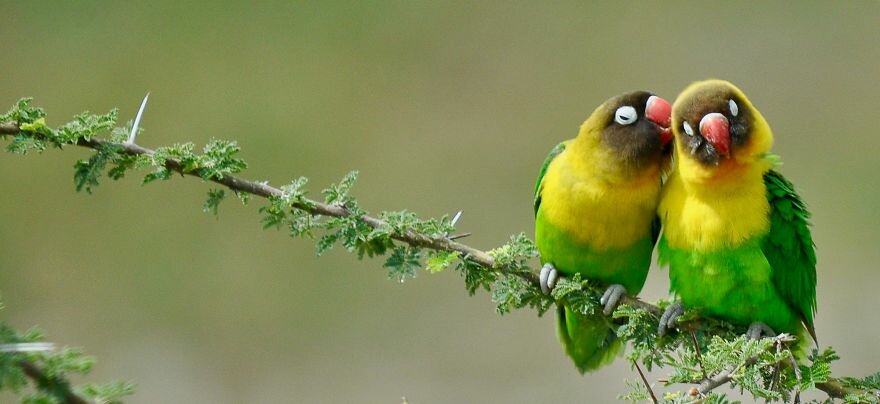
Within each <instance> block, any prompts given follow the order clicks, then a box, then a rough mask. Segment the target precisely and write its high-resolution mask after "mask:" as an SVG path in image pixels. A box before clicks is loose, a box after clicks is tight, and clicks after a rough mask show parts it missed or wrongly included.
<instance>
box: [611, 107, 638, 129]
mask: <svg viewBox="0 0 880 404" xmlns="http://www.w3.org/2000/svg"><path fill="white" fill-rule="evenodd" d="M638 118H639V114H637V113H636V109H635V108H633V107H631V106H629V105H625V106H622V107H620V108H617V111H616V112H614V122H617V123H619V124H621V125H629V124H631V123H633V122H635V121H636V119H638Z"/></svg>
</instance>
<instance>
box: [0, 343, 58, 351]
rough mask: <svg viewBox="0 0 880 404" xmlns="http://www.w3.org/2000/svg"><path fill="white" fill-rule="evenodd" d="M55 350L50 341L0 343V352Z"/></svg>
mask: <svg viewBox="0 0 880 404" xmlns="http://www.w3.org/2000/svg"><path fill="white" fill-rule="evenodd" d="M53 350H55V344H53V343H51V342H20V343H17V344H0V352H46V351H53Z"/></svg>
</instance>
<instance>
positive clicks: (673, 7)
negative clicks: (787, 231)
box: [0, 1, 880, 403]
mask: <svg viewBox="0 0 880 404" xmlns="http://www.w3.org/2000/svg"><path fill="white" fill-rule="evenodd" d="M286 3H289V2H278V4H265V5H260V6H258V5H245V2H232V1H229V2H211V3H207V2H206V3H204V4H189V2H182V1H155V2H108V3H106V4H101V3H93V2H27V3H26V4H25V2H16V3H13V2H6V3H4V4H3V6H2V14H3V23H2V24H0V38H3V39H2V44H0V50H2V57H0V72H2V86H0V104H2V105H3V107H4V108H5V107H6V106H8V105H12V104H13V103H14V102H15V101H16V100H17V99H18V98H20V97H23V96H32V97H35V99H36V101H35V104H37V105H40V106H43V107H45V108H46V110H47V111H48V113H49V123H50V124H52V125H57V124H61V123H63V122H66V121H67V120H68V119H69V118H70V117H71V116H72V115H73V114H76V113H79V112H81V111H83V110H91V111H94V112H104V111H107V110H109V109H110V108H112V107H116V106H118V107H120V117H121V119H120V120H121V122H122V123H124V122H125V121H127V120H130V119H132V118H133V116H134V114H135V112H136V109H137V106H138V104H139V103H140V100H141V98H142V97H143V95H144V94H145V93H146V92H147V91H151V92H152V93H151V94H152V95H151V97H150V102H149V105H148V106H147V110H146V114H145V117H144V119H143V122H142V125H143V126H144V127H145V128H146V131H145V132H144V134H143V135H142V136H141V137H140V138H139V139H138V142H139V143H141V144H143V145H144V146H148V147H156V146H161V145H168V144H172V143H175V142H185V141H193V142H196V143H197V144H199V145H202V144H204V142H206V141H207V140H209V139H210V138H212V137H217V138H224V139H236V140H238V142H239V144H240V145H241V147H242V148H243V153H242V156H243V157H244V158H245V159H246V160H247V161H248V162H249V163H250V165H251V167H250V168H249V169H248V170H247V172H246V173H244V176H245V177H247V178H252V179H259V180H269V181H271V182H272V183H273V184H275V185H282V184H284V183H286V182H287V181H289V180H291V179H292V178H295V177H297V176H300V175H305V176H308V177H310V179H311V189H312V191H313V194H317V193H318V191H319V190H320V189H321V188H322V187H323V186H325V185H326V184H328V183H330V182H333V181H337V180H338V179H339V178H340V177H342V175H344V174H345V173H346V172H348V171H349V170H352V169H358V170H360V172H361V179H360V180H359V182H358V183H357V185H356V187H355V194H356V195H357V196H358V197H359V198H360V199H361V201H362V203H363V205H364V206H365V207H366V208H368V209H370V210H372V211H379V210H383V209H386V210H396V209H403V208H406V209H410V210H412V211H415V212H417V213H419V214H420V215H422V216H426V217H427V216H440V215H443V214H447V213H454V212H455V211H457V210H460V209H461V210H463V211H464V216H463V218H462V221H461V225H460V229H461V230H462V231H470V232H473V233H474V235H473V236H471V237H470V238H468V239H467V240H466V242H467V243H469V244H472V245H474V246H477V247H480V248H491V247H494V246H497V245H500V244H501V243H503V242H505V241H506V239H507V238H508V237H509V236H510V235H511V234H514V233H517V232H520V231H525V232H526V233H527V234H531V233H532V231H533V219H532V207H531V202H532V189H533V188H532V187H533V184H534V182H533V181H534V179H535V174H536V172H537V170H538V167H539V165H540V164H541V161H542V160H543V158H544V156H545V153H546V152H547V151H548V150H549V149H550V148H551V147H552V146H553V145H555V144H556V143H557V142H558V141H560V140H562V139H565V138H568V137H572V136H574V135H575V133H576V130H577V128H578V126H579V124H580V123H581V121H582V120H583V119H584V118H585V117H586V116H587V115H588V114H589V113H590V112H591V111H592V110H593V108H595V107H596V106H597V105H598V104H599V103H600V102H602V101H603V100H605V99H606V98H608V97H610V96H613V95H615V94H618V93H620V92H623V91H627V90H634V89H650V90H653V91H655V92H657V93H658V94H660V95H662V96H664V97H667V98H668V99H670V100H673V99H674V97H675V96H676V94H677V93H678V91H679V90H681V89H682V88H683V87H684V86H685V85H687V84H688V83H689V82H691V81H693V80H697V79H703V78H707V77H720V78H726V79H729V80H732V81H733V82H735V83H737V84H738V85H739V86H740V87H742V88H743V89H744V91H745V92H746V93H747V94H748V95H749V96H750V98H751V99H752V101H753V102H754V103H755V104H756V105H757V106H758V107H759V108H761V110H762V111H763V113H764V115H765V116H766V117H767V119H768V120H769V121H770V123H771V125H772V126H773V128H774V130H775V132H776V146H775V151H776V152H777V153H778V154H780V155H782V157H783V159H784V162H785V165H784V167H783V168H782V171H783V172H784V173H785V174H786V175H787V176H789V178H791V179H792V180H793V181H794V182H795V184H797V187H798V190H799V191H800V192H801V194H802V195H803V196H804V198H805V199H806V200H807V201H808V203H809V204H810V207H811V208H812V211H813V214H814V219H813V221H814V223H815V227H814V237H815V241H816V244H817V245H818V251H819V257H820V258H819V259H820V263H819V288H818V293H819V296H818V299H819V312H818V317H817V327H816V328H817V330H818V333H819V337H820V342H821V343H822V345H832V346H834V347H835V348H837V349H838V351H839V353H840V354H841V356H842V357H843V360H841V361H840V362H838V363H837V365H836V367H835V371H836V372H838V373H841V374H850V375H864V374H867V373H869V372H875V371H877V369H878V368H880V351H878V350H877V349H876V341H877V339H878V337H880V323H878V321H877V309H876V307H877V305H878V303H880V297H878V296H877V294H876V290H877V289H878V287H880V276H878V275H877V273H876V267H877V263H878V261H880V249H878V248H877V244H878V242H880V231H878V224H880V219H878V217H880V215H878V213H877V208H878V206H880V191H878V189H880V188H878V186H880V176H878V173H877V171H878V168H880V167H878V163H877V161H876V160H875V159H876V155H877V152H878V151H880V140H878V128H877V119H876V116H877V114H878V108H880V102H878V99H880V47H878V46H877V43H878V40H880V28H878V26H877V18H878V13H880V3H877V2H867V1H865V2H852V3H845V4H846V5H847V6H848V7H847V8H838V7H833V6H832V5H831V4H827V5H826V4H809V3H806V2H792V3H788V4H783V3H772V4H769V3H761V5H757V4H747V3H739V2H718V3H715V4H714V5H711V6H708V7H705V8H701V7H703V5H702V4H701V7H697V5H696V4H684V3H680V4H671V3H663V4H661V3H659V2H656V3H654V2H650V3H649V2H619V3H612V2H603V3H601V4H580V3H581V2H560V3H558V4H555V5H554V6H552V7H551V6H547V5H543V4H538V2H521V3H513V2H479V4H473V3H472V2H432V1H407V2H350V3H341V2H337V3H332V2H309V3H299V2H296V3H293V4H286ZM834 4H835V5H842V4H844V3H834ZM4 143H5V142H4ZM88 155H89V153H88V152H87V151H85V150H78V149H73V148H71V149H70V150H66V151H64V152H58V151H49V152H47V153H45V154H43V155H32V156H25V157H20V156H15V155H12V154H7V153H3V154H0V171H2V173H3V175H0V189H2V191H0V192H2V198H0V220H2V225H0V246H2V247H0V291H2V293H3V296H2V298H3V303H4V304H5V305H6V306H7V308H6V309H4V310H3V311H2V317H3V319H5V320H6V321H9V322H11V323H12V324H14V325H15V326H16V327H18V328H20V329H25V328H27V327H29V326H31V325H39V326H40V327H42V328H44V329H45V330H47V331H48V332H49V335H50V340H52V341H56V342H59V343H62V344H69V345H75V346H81V347H83V348H85V349H86V350H87V351H88V352H89V353H91V354H94V355H95V356H97V357H98V359H99V362H98V366H97V367H96V369H95V371H94V372H93V374H92V375H90V376H89V377H88V378H87V380H88V381H104V380H109V379H130V380H133V381H135V382H136V383H137V384H138V385H139V388H138V392H137V394H136V395H135V396H134V397H133V398H131V400H130V401H131V402H135V403H157V402H180V403H185V402H218V403H220V402H224V403H233V402H336V403H338V402H366V403H396V402H400V400H401V397H402V396H406V397H407V399H408V400H409V402H410V403H443V402H484V403H485V402H521V403H527V402H540V401H548V402H549V401H557V402H578V401H596V400H601V401H608V400H611V399H613V398H614V397H615V396H616V394H618V393H620V392H623V391H624V390H625V385H624V382H623V379H624V378H629V379H633V380H634V379H635V378H636V377H637V376H636V375H635V374H633V373H632V372H630V370H629V366H628V365H627V364H626V363H625V362H622V361H621V362H618V363H615V364H614V365H613V366H611V367H609V368H607V369H604V370H602V371H600V372H598V373H595V374H590V375H587V376H581V375H579V374H578V373H577V372H576V371H575V370H574V368H573V366H572V365H571V363H570V362H569V361H568V359H567V358H566V357H565V356H564V354H563V352H562V349H561V348H560V347H559V345H558V343H557V340H556V336H555V330H554V321H553V318H552V316H546V317H543V318H538V317H537V316H536V315H535V314H534V312H532V311H521V312H517V313H513V314H511V315H508V316H505V317H501V316H498V315H497V314H495V312H494V310H493V305H492V303H491V302H490V298H489V296H488V294H487V293H485V292H480V293H477V295H476V296H474V297H469V296H468V294H467V292H466V291H465V289H464V286H463V281H462V279H461V278H460V277H459V276H458V275H457V274H456V273H454V272H452V271H449V272H444V273H441V274H438V275H428V274H421V275H420V276H419V277H418V278H417V279H415V280H412V281H407V282H406V283H405V284H398V283H396V282H393V281H390V280H387V279H386V277H385V272H384V269H383V268H382V261H381V260H372V261H364V262H360V261H357V259H356V258H355V257H354V256H352V255H350V254H346V253H344V252H343V251H342V250H340V249H336V250H334V251H332V252H330V253H327V254H326V255H325V256H323V257H321V258H317V257H315V253H314V243H312V242H310V241H308V240H293V239H290V238H288V237H287V236H286V235H285V234H284V232H278V231H262V230H261V229H260V224H259V220H258V215H257V214H256V212H255V211H256V209H257V208H258V207H259V206H261V204H262V201H260V200H253V201H252V202H251V205H250V206H248V207H242V206H241V204H239V203H238V202H237V201H235V200H229V201H227V202H226V203H225V204H224V205H223V206H222V207H221V210H220V217H219V219H216V218H214V217H213V216H211V215H209V214H205V213H202V212H201V206H202V203H203V201H204V196H205V192H206V191H207V190H208V189H209V188H210V187H209V186H208V185H207V184H203V183H200V182H199V181H198V180H195V179H191V178H190V179H185V180H181V179H179V178H175V179H173V180H172V181H169V182H164V183H156V184H152V185H149V186H146V187H143V186H141V185H140V180H139V178H136V177H132V178H126V179H125V180H123V181H120V182H116V183H114V182H108V181H109V180H108V181H105V182H104V184H103V185H102V186H101V187H100V188H98V189H97V191H96V193H95V194H94V195H91V196H90V195H87V194H85V193H82V194H77V193H75V192H74V189H73V183H72V180H71V178H72V172H73V171H72V165H73V162H74V161H75V160H76V159H78V158H84V157H87V156H88ZM667 286H668V281H667V280H666V273H665V271H655V272H654V273H653V274H652V275H651V278H650V279H649V283H648V285H647V286H646V289H645V292H644V296H645V297H646V298H649V299H656V298H658V297H661V296H664V295H665V291H666V289H667Z"/></svg>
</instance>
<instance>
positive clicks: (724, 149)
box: [700, 112, 730, 156]
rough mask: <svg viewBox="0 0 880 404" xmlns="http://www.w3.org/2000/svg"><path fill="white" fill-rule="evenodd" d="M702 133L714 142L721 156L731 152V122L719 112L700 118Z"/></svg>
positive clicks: (713, 145) (713, 144)
mask: <svg viewBox="0 0 880 404" xmlns="http://www.w3.org/2000/svg"><path fill="white" fill-rule="evenodd" d="M700 134H701V135H703V137H704V138H706V140H707V141H709V143H710V144H712V147H714V148H715V151H716V152H718V154H719V155H721V156H727V155H728V154H730V123H729V122H728V121H727V118H726V117H724V115H721V114H720V113H718V112H713V113H711V114H706V116H704V117H703V119H701V120H700Z"/></svg>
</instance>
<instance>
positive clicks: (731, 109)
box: [727, 99, 739, 116]
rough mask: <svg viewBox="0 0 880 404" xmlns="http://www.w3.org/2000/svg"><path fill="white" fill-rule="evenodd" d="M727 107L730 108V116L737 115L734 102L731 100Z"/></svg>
mask: <svg viewBox="0 0 880 404" xmlns="http://www.w3.org/2000/svg"><path fill="white" fill-rule="evenodd" d="M727 106H728V107H730V115H733V116H737V115H739V106H737V105H736V102H734V101H733V99H731V100H729V101H727Z"/></svg>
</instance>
